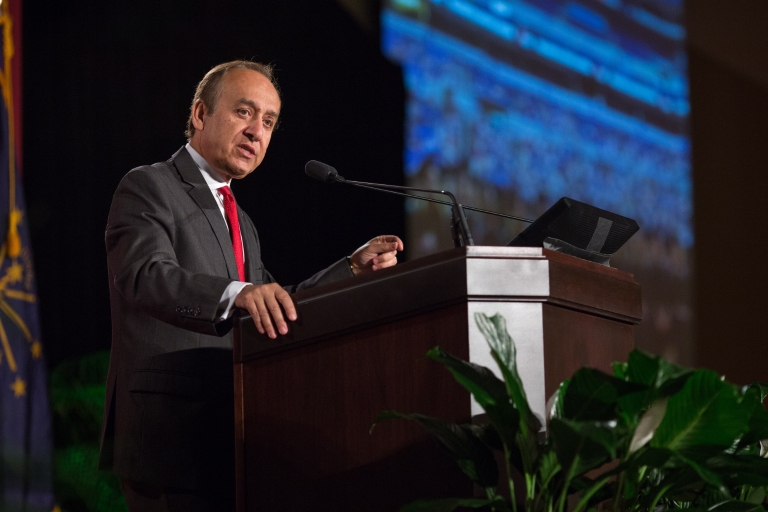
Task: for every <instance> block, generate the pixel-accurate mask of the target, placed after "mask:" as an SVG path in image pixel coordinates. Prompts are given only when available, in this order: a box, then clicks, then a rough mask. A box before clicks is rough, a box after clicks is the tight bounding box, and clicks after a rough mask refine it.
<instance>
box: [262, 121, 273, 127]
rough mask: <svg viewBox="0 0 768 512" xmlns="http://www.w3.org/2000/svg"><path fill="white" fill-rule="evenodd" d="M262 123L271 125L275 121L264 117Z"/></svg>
mask: <svg viewBox="0 0 768 512" xmlns="http://www.w3.org/2000/svg"><path fill="white" fill-rule="evenodd" d="M264 124H265V125H267V126H270V127H271V126H272V125H273V124H275V122H274V121H273V120H272V119H265V120H264Z"/></svg>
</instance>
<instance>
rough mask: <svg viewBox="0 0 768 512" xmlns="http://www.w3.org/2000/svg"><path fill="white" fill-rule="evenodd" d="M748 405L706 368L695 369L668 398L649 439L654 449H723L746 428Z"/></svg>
mask: <svg viewBox="0 0 768 512" xmlns="http://www.w3.org/2000/svg"><path fill="white" fill-rule="evenodd" d="M751 413H752V404H751V403H748V401H746V400H743V397H741V396H740V395H739V393H738V391H737V389H736V387H735V386H734V385H732V384H728V383H726V382H723V381H722V380H721V379H720V377H719V376H718V375H717V374H716V373H715V372H713V371H710V370H697V371H695V372H694V373H693V375H692V376H691V377H690V378H689V379H688V380H687V382H686V383H685V385H684V386H683V389H682V390H681V391H680V392H679V393H677V394H676V395H673V396H671V397H670V398H669V402H668V404H667V412H666V414H665V415H664V419H663V420H662V421H661V424H660V425H659V428H658V429H656V433H655V434H654V436H653V439H651V446H653V447H655V448H669V449H671V450H673V451H678V452H683V451H686V450H689V449H690V450H696V449H697V448H698V447H700V446H701V445H710V446H718V447H722V448H727V447H729V446H732V445H733V444H734V442H735V440H736V439H737V438H738V437H739V436H741V434H742V433H743V432H745V431H746V430H747V428H748V424H747V422H748V421H749V417H750V415H751Z"/></svg>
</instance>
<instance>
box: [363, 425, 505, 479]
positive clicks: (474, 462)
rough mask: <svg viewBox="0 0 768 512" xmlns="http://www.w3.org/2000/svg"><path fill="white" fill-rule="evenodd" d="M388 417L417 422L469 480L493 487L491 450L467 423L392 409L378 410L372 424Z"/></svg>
mask: <svg viewBox="0 0 768 512" xmlns="http://www.w3.org/2000/svg"><path fill="white" fill-rule="evenodd" d="M391 419H407V420H411V421H415V422H417V423H418V424H419V425H421V426H422V427H423V428H424V429H425V430H426V431H427V432H428V433H429V435H430V436H431V437H432V438H433V439H435V440H436V441H437V442H438V443H439V444H440V446H442V447H443V448H444V449H445V450H446V451H447V452H448V454H449V455H450V456H451V458H452V459H453V460H454V461H456V463H457V464H458V465H459V467H460V468H461V470H462V471H464V474H466V475H467V476H468V477H469V478H470V479H471V480H472V481H473V482H475V483H477V484H478V485H480V486H481V487H483V488H488V487H491V488H494V489H495V488H496V486H497V485H498V482H499V471H498V466H497V465H496V459H495V458H494V456H493V452H492V451H491V450H490V449H489V448H488V447H487V446H486V445H485V444H483V443H482V442H481V441H480V439H478V438H477V436H476V435H475V433H474V432H473V431H472V429H471V428H469V426H465V425H457V424H456V423H452V422H450V421H445V420H441V419H438V418H432V417H430V416H424V415H423V414H402V413H399V412H395V411H384V412H381V413H379V415H378V417H377V418H376V423H378V422H380V421H385V420H391ZM374 426H375V424H374ZM371 429H373V427H371Z"/></svg>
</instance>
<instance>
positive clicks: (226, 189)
mask: <svg viewBox="0 0 768 512" xmlns="http://www.w3.org/2000/svg"><path fill="white" fill-rule="evenodd" d="M219 192H221V195H222V196H224V199H230V200H233V199H235V196H233V195H232V191H231V190H230V189H229V187H228V186H227V185H224V186H223V187H220V188H219Z"/></svg>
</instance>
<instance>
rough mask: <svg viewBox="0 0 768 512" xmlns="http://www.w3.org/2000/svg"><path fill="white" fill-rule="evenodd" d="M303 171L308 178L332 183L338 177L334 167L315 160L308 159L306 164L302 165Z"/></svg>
mask: <svg viewBox="0 0 768 512" xmlns="http://www.w3.org/2000/svg"><path fill="white" fill-rule="evenodd" d="M304 172H306V173H307V176H309V177H310V178H315V179H316V180H320V181H324V182H326V183H333V182H334V181H336V180H337V178H338V177H339V171H337V170H336V169H334V168H333V167H331V166H330V165H328V164H324V163H323V162H318V161H317V160H310V161H309V162H307V165H305V166H304Z"/></svg>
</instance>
